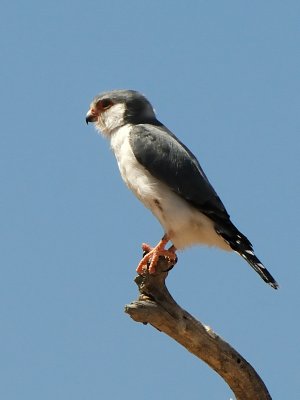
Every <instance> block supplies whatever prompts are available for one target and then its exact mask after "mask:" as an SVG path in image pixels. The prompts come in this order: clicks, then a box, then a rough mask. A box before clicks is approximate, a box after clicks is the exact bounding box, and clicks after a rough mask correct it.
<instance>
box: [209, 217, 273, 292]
mask: <svg viewBox="0 0 300 400" xmlns="http://www.w3.org/2000/svg"><path fill="white" fill-rule="evenodd" d="M226 222H227V223H226V225H225V226H224V225H223V224H222V226H220V225H218V226H215V229H216V232H217V233H218V234H219V235H220V236H222V237H223V239H224V240H225V241H226V242H227V243H228V244H229V246H230V247H231V248H232V250H234V251H235V252H236V253H238V254H239V255H240V256H242V257H243V258H244V260H246V261H247V262H248V264H249V265H251V267H252V268H253V269H254V271H256V272H257V273H258V274H259V275H260V277H261V278H262V279H263V280H264V281H265V282H267V283H268V284H269V285H270V286H272V288H274V289H278V287H279V285H278V283H277V282H276V280H275V279H274V278H273V276H272V275H271V274H270V272H269V271H268V270H267V268H266V267H265V266H264V265H263V263H262V262H261V261H260V260H259V259H258V258H257V257H256V255H255V254H254V251H253V247H252V244H251V242H250V241H249V240H248V239H247V237H246V236H245V235H243V234H242V233H241V232H239V230H238V229H237V228H236V227H235V226H234V225H233V224H232V223H231V222H230V221H226ZM228 222H229V223H228Z"/></svg>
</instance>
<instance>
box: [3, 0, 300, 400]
mask: <svg viewBox="0 0 300 400" xmlns="http://www.w3.org/2000/svg"><path fill="white" fill-rule="evenodd" d="M299 21H300V2H299V1H298V0H295V1H289V0H287V1H260V0H254V1H251V2H243V1H200V0H199V1H181V2H180V1H171V0H169V1H161V0H159V1H158V0H152V1H137V0H136V1H131V0H128V1H114V0H112V1H102V0H97V1H96V0H95V1H92V0H86V1H66V0H62V1H31V0H28V1H26V2H23V1H11V0H9V1H8V0H3V1H2V4H1V13H0V31H1V34H0V46H1V63H0V89H1V95H0V102H1V115H2V128H1V136H0V141H1V143H0V152H1V157H0V163H1V165H0V181H1V197H0V206H1V228H0V229H1V231H0V233H1V239H0V247H1V251H0V259H1V279H0V326H1V327H0V398H1V399H5V400H17V399H26V400H27V399H28V400H29V399H30V400H41V399H43V400H50V399H51V400H53V399H55V400H65V399H72V400H81V399H89V400H96V399H118V398H122V399H126V400H127V399H130V400H135V399H141V398H142V399H143V400H150V399H151V400H152V399H153V398H155V399H157V400H161V399H167V398H172V399H173V400H179V399H182V398H188V399H190V400H193V399H195V400H196V399H200V398H201V399H209V400H215V399H216V400H217V399H225V400H229V398H230V397H231V396H232V393H231V391H230V390H229V388H228V387H227V385H226V384H225V383H224V382H223V381H222V380H221V378H220V377H219V376H218V375H216V374H215V373H214V372H213V371H212V370H210V369H209V368H208V367H207V366H206V365H205V364H204V363H203V362H201V361H200V360H197V359H196V358H195V357H193V356H192V355H190V354H189V353H188V352H187V351H185V350H184V349H183V348H181V347H180V346H179V345H178V344H176V343H175V342H173V341H172V340H171V339H169V338H168V337H166V336H164V335H163V334H162V333H159V332H157V331H156V330H154V329H153V328H152V327H150V326H143V325H139V324H137V323H134V322H133V321H131V320H130V318H129V317H128V316H127V315H125V314H124V312H123V308H124V305H125V304H127V303H129V302H130V301H132V300H134V299H135V298H136V297H137V289H136V287H135V284H134V283H133V278H134V276H135V268H136V266H137V263H138V261H139V259H140V257H141V249H140V244H141V243H142V242H143V241H146V242H149V243H150V244H155V243H156V242H157V241H158V240H159V239H160V237H161V235H162V229H161V227H160V225H159V224H158V222H157V221H156V220H155V219H154V217H153V216H152V215H151V214H150V212H149V211H148V210H146V209H145V208H144V207H143V206H142V205H141V204H140V203H139V202H138V201H137V200H136V199H135V198H134V196H133V195H132V194H131V193H130V192H129V191H128V190H127V188H126V187H125V185H124V184H123V183H122V181H121V179H120V176H119V172H118V170H117V165H116V162H115V160H114V157H113V154H112V153H111V151H110V150H109V146H108V143H107V142H106V141H105V140H104V139H103V138H101V137H100V136H99V135H97V134H96V132H95V130H94V129H93V127H91V126H86V125H85V114H86V112H87V110H88V107H89V104H90V102H91V100H92V98H93V97H94V96H95V95H96V94H97V93H99V92H102V91H104V90H110V89H116V88H130V89H136V90H139V91H141V92H143V93H144V94H145V95H146V96H147V97H148V98H149V99H150V101H151V102H152V103H153V105H154V107H155V109H156V111H157V115H158V118H159V119H160V120H161V121H162V122H163V123H165V124H166V125H167V126H168V127H169V128H170V129H171V130H173V131H174V133H175V134H176V135H177V136H179V137H180V139H181V140H182V141H183V142H184V143H185V144H187V145H188V146H189V147H190V148H191V150H192V151H193V153H194V154H195V155H196V156H197V157H198V158H199V160H200V163H201V165H202V167H203V168H204V170H205V172H206V174H207V175H208V177H209V179H210V181H211V182H212V184H213V185H214V187H215V189H216V190H217V192H218V194H219V195H220V197H221V198H222V200H223V202H224V203H225V205H226V207H227V210H228V212H229V213H230V215H231V217H232V220H233V222H234V223H235V224H236V225H237V226H238V227H239V229H240V230H241V231H242V232H243V233H245V234H246V235H247V236H248V237H249V239H250V240H251V241H252V242H253V244H254V248H255V250H256V253H257V255H258V256H259V257H260V258H261V259H262V261H263V262H264V263H265V264H266V266H267V267H268V268H269V270H270V271H271V273H272V274H273V275H274V277H275V278H276V279H277V280H278V282H279V284H280V286H281V287H280V290H279V291H275V290H273V289H272V288H270V287H269V286H268V285H266V284H265V283H264V282H263V281H262V280H261V279H260V278H259V276H258V275H257V274H256V273H255V272H254V271H253V270H252V269H251V268H250V267H249V266H248V264H247V263H245V261H243V260H242V258H240V257H238V256H237V255H236V254H227V253H225V252H221V251H219V250H216V249H206V248H200V247H197V248H193V249H189V250H187V251H185V252H183V253H182V254H179V263H178V266H177V267H176V268H175V269H174V270H173V271H172V273H171V274H170V276H169V279H168V287H169V289H170V291H171V293H172V294H173V295H174V297H175V299H176V300H177V301H178V303H180V304H181V305H182V306H183V307H184V308H186V309H187V310H188V311H189V312H191V313H192V314H193V315H195V316H196V317H197V318H199V319H200V320H201V321H202V322H203V323H205V324H208V325H210V326H211V327H212V328H213V329H214V330H215V331H216V332H217V333H218V334H219V335H220V336H222V337H223V338H224V339H225V340H227V341H228V342H230V343H231V345H232V346H234V347H235V348H236V349H237V350H238V351H239V352H240V353H241V354H242V355H243V356H244V357H245V358H246V359H247V360H248V361H249V362H250V363H251V364H252V365H253V366H254V367H255V368H256V370H257V372H258V373H259V374H260V375H261V377H262V379H263V380H264V382H265V383H266V385H267V387H268V389H269V391H270V393H271V394H272V396H273V399H289V400H299V398H300V368H299V365H300V337H299V330H300V317H299V306H300V300H299V284H300V266H299V258H300V252H299V239H300V234H299V233H300V232H299V226H300V221H299V194H300V188H299V187H300V185H299V170H300V168H299V147H300V146H299V131H300V98H299V93H300V79H299V71H300V50H299V43H300V24H299Z"/></svg>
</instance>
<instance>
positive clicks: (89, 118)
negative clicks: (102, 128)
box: [85, 110, 98, 124]
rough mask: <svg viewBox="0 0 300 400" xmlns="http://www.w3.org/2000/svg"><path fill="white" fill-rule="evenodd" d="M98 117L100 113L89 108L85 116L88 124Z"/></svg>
mask: <svg viewBox="0 0 300 400" xmlns="http://www.w3.org/2000/svg"><path fill="white" fill-rule="evenodd" d="M97 119H98V115H97V114H96V113H95V111H93V110H89V111H88V113H87V114H86V117H85V122H86V123H87V124H88V123H89V122H96V121H97Z"/></svg>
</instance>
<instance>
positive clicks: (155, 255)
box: [136, 234, 177, 274]
mask: <svg viewBox="0 0 300 400" xmlns="http://www.w3.org/2000/svg"><path fill="white" fill-rule="evenodd" d="M168 241H169V237H168V235H167V234H165V235H164V236H163V238H162V239H161V241H160V242H159V243H158V244H157V245H156V246H155V247H150V246H149V245H148V244H146V243H143V244H142V249H143V251H144V252H146V254H145V255H144V257H143V258H142V260H141V261H140V263H139V265H138V267H137V269H136V272H137V273H138V274H141V273H142V272H143V270H144V269H147V267H148V263H149V262H150V265H149V274H154V273H155V266H156V264H157V261H158V259H159V257H160V256H163V257H167V258H168V259H169V261H170V262H171V263H172V262H173V263H174V264H175V263H176V261H177V256H176V253H175V252H176V248H175V246H171V247H170V248H169V249H168V250H167V249H166V248H165V247H166V244H167V243H168Z"/></svg>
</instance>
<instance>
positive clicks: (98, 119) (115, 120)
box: [85, 90, 157, 136]
mask: <svg viewBox="0 0 300 400" xmlns="http://www.w3.org/2000/svg"><path fill="white" fill-rule="evenodd" d="M85 120H86V123H89V122H93V123H95V126H96V129H97V130H99V131H101V132H102V133H103V134H104V135H105V136H110V135H111V134H112V133H113V131H114V130H115V129H118V128H120V127H121V126H123V125H126V124H142V123H153V122H157V120H156V117H155V113H154V110H153V107H152V105H151V104H150V102H149V101H148V100H147V99H146V98H145V97H144V96H143V95H142V94H140V93H139V92H136V91H134V90H113V91H111V92H104V93H101V94H99V95H98V96H96V97H95V98H94V100H93V101H92V103H91V105H90V109H89V111H88V113H87V115H86V119H85Z"/></svg>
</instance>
